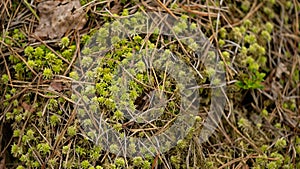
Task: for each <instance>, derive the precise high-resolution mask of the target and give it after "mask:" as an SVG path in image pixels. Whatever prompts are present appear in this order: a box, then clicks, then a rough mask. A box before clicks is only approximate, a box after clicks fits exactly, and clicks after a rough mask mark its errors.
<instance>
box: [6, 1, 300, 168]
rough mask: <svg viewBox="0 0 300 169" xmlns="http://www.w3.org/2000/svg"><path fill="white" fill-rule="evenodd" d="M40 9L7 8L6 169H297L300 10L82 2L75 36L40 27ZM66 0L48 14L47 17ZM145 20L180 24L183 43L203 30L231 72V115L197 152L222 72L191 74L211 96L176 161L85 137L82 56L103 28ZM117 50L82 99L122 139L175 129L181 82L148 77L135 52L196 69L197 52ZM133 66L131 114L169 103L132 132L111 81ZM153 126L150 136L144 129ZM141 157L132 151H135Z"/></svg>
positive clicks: (298, 6) (68, 30) (125, 44)
mask: <svg viewBox="0 0 300 169" xmlns="http://www.w3.org/2000/svg"><path fill="white" fill-rule="evenodd" d="M42 1H43V0H39V1H29V0H20V1H19V0H2V1H1V3H0V15H1V16H0V25H1V28H0V33H1V35H0V68H1V69H0V97H1V98H0V105H1V106H0V168H5V167H6V168H18V169H22V168H43V169H44V168H83V169H93V168H96V169H100V168H112V169H113V168H145V169H147V168H152V169H154V168H178V169H181V168H220V169H221V168H256V169H259V168H262V169H264V168H266V169H277V168H278V169H279V168H286V169H294V168H300V82H299V80H300V76H299V73H300V55H299V54H300V29H299V27H300V21H299V16H300V15H299V14H300V3H299V1H297V0H226V1H223V0H198V1H191V0H175V1H172V0H163V1H162V0H155V1H150V0H149V1H143V0H141V1H138V0H113V1H111V0H81V1H80V3H81V5H82V7H80V8H79V9H78V8H77V9H69V10H70V11H71V12H72V15H70V16H74V17H75V16H76V15H75V14H74V15H73V13H76V11H77V12H78V11H80V12H83V15H82V16H83V18H82V17H81V18H77V19H76V21H78V23H80V25H79V26H78V25H77V27H76V26H75V27H76V29H73V28H74V25H73V27H72V24H70V25H69V27H66V25H65V24H58V25H56V28H57V29H59V30H60V31H62V32H60V31H56V30H54V29H53V30H51V29H50V28H49V25H48V27H47V26H44V27H41V26H39V23H40V22H45V20H43V19H44V18H43V17H45V16H46V17H47V15H45V13H46V12H45V11H44V12H42V11H39V10H38V5H39V4H40V3H43V2H42ZM66 2H67V1H63V2H62V3H61V4H60V2H58V1H57V4H56V6H55V5H52V6H51V5H49V6H47V5H46V6H44V7H45V10H50V11H51V9H52V10H54V8H56V7H57V6H60V5H61V6H63V5H64V3H66ZM52 3H53V2H52ZM48 8H50V9H48ZM63 11H65V13H64V12H62V11H61V13H59V14H60V15H61V16H69V13H68V11H67V7H66V10H63ZM138 12H141V13H145V12H157V13H167V14H169V15H170V16H173V17H174V18H177V19H178V20H180V21H182V22H180V23H182V24H181V25H178V26H177V27H176V26H175V27H174V28H173V30H174V32H175V33H178V32H179V33H180V32H182V31H185V30H187V27H186V25H185V23H188V24H190V25H192V26H191V27H195V28H196V27H197V29H200V30H201V31H202V32H203V33H204V35H205V36H206V37H207V38H208V40H209V41H210V43H211V44H212V45H213V46H214V51H215V52H217V53H218V56H220V59H221V61H220V62H219V64H220V65H221V66H222V67H223V68H224V70H225V73H226V84H222V85H226V106H225V108H224V110H223V111H222V118H221V121H220V123H219V125H218V127H217V128H216V130H215V132H214V133H213V135H211V136H210V137H209V139H208V141H206V142H204V143H201V144H200V142H199V131H201V129H202V128H203V126H202V124H203V123H204V121H205V118H206V117H207V112H209V109H210V106H209V105H210V103H211V102H210V100H209V96H210V90H211V89H210V86H209V79H208V78H207V77H210V76H211V75H212V74H214V73H215V70H214V69H205V68H201V67H199V68H198V67H196V68H195V70H196V73H195V74H196V75H197V73H200V74H202V75H203V76H204V79H201V78H200V77H199V78H198V79H197V83H199V86H201V85H202V86H204V87H203V88H201V89H199V93H200V94H201V95H202V97H203V98H206V99H201V101H200V102H201V103H200V105H201V107H200V109H199V111H198V112H197V113H198V114H197V116H196V117H193V118H195V119H196V120H195V121H196V124H195V125H194V126H193V127H192V129H191V130H190V131H189V132H188V133H187V135H186V137H185V138H184V139H181V140H179V141H178V142H177V145H176V146H175V147H172V148H171V149H170V150H169V151H167V152H165V153H156V154H154V156H151V155H150V156H149V155H144V154H146V153H144V154H143V151H145V152H146V151H148V150H147V149H141V150H139V151H142V153H141V155H140V156H135V157H134V158H130V157H124V156H120V155H118V153H117V152H118V151H119V149H121V148H122V147H118V145H116V144H112V145H110V151H107V150H106V149H105V148H104V147H102V146H99V145H97V144H95V142H93V140H91V139H89V138H91V137H93V131H91V132H86V130H84V128H86V127H89V126H92V124H94V122H95V121H93V120H89V119H85V120H83V121H82V118H83V117H85V116H84V115H82V114H80V113H82V111H84V110H83V109H78V108H77V107H76V101H77V100H78V98H76V96H74V93H72V84H71V79H75V80H79V79H80V77H79V76H80V74H78V73H77V71H76V70H79V69H81V68H82V67H78V65H76V64H75V63H76V61H77V60H78V59H79V58H80V56H81V55H85V54H86V55H88V54H90V53H92V52H95V50H98V48H84V45H85V44H86V43H89V42H91V41H93V39H92V38H91V37H93V35H95V34H97V33H98V34H100V36H105V35H106V33H107V29H101V28H105V24H106V23H109V22H112V21H114V20H117V19H118V18H124V17H126V16H131V15H133V14H136V13H138ZM48 16H49V17H50V15H48ZM56 18H57V19H58V20H59V15H58V16H56ZM47 19H50V18H47ZM64 19H70V17H62V20H64ZM71 21H72V20H71ZM76 21H72V22H76ZM131 22H134V21H131ZM47 23H50V24H54V23H56V20H55V21H53V20H52V21H51V22H47ZM50 26H51V25H50ZM191 27H189V28H191ZM37 30H38V31H37ZM111 40H112V41H116V42H113V43H114V45H116V46H118V47H116V48H115V49H114V50H111V51H109V52H107V53H106V54H105V56H104V57H103V60H102V62H101V63H100V64H99V65H98V66H97V67H96V69H90V72H88V73H87V76H88V77H90V78H95V79H96V81H95V82H96V83H95V84H94V87H91V86H90V87H89V86H88V87H87V88H86V89H85V92H86V94H89V93H95V95H96V97H95V99H94V100H92V101H94V102H96V103H97V104H99V106H100V108H101V111H103V112H104V113H103V112H102V113H103V114H105V119H106V121H109V122H110V124H111V125H112V126H113V128H114V130H116V131H118V132H120V133H121V135H122V134H123V136H124V135H126V134H127V135H128V134H129V135H131V136H134V137H144V138H146V137H147V136H151V135H153V134H155V132H158V131H159V130H160V129H164V128H167V127H166V126H167V125H171V124H172V119H174V118H176V117H177V115H178V113H179V110H180V107H179V106H178V105H179V102H180V98H179V97H178V95H177V94H178V90H180V87H178V85H180V84H178V83H176V82H174V81H175V80H174V79H172V77H166V76H164V75H165V72H163V71H158V70H155V71H149V72H150V73H149V72H148V73H145V72H143V71H141V70H143V68H144V67H145V65H144V63H143V62H136V63H135V61H136V58H132V55H131V53H133V52H134V51H137V50H140V51H142V48H143V47H144V48H146V47H145V46H147V48H146V49H148V48H150V49H151V48H154V47H156V48H157V47H165V48H166V49H168V50H166V52H165V54H166V55H167V54H169V53H170V52H173V53H176V54H177V55H179V56H180V58H182V60H184V62H185V63H186V64H188V65H195V63H197V61H198V60H197V58H195V57H190V55H193V50H192V49H193V47H196V46H193V43H190V45H187V46H184V45H181V43H179V42H178V41H176V39H175V40H174V39H170V38H168V37H166V36H162V35H159V34H158V33H157V32H156V33H153V34H152V35H150V36H148V35H147V34H135V35H132V36H131V39H125V40H121V41H118V39H116V38H113V37H112V38H111ZM145 42H147V45H145ZM90 59H91V58H88V57H86V58H84V59H82V60H81V63H82V66H83V68H84V67H85V65H89V64H91V62H93V60H90ZM128 62H134V63H135V64H136V65H137V69H132V70H131V73H132V74H134V75H135V78H134V80H132V81H130V84H129V86H130V87H129V89H130V90H129V91H128V93H121V94H122V98H123V99H125V100H126V102H125V103H124V104H125V105H126V106H129V107H133V108H134V107H137V108H138V109H140V110H143V106H147V105H144V104H143V103H144V101H143V102H139V100H142V99H143V98H144V97H145V96H146V95H147V94H148V92H149V91H150V90H151V89H153V88H159V89H162V90H163V91H164V92H165V96H166V97H167V98H168V99H169V100H172V101H170V102H168V104H167V106H166V107H165V109H163V110H162V113H163V115H162V116H160V117H159V119H158V120H157V119H153V120H157V121H155V122H153V123H149V124H147V125H139V124H137V123H133V124H132V123H129V121H128V119H126V117H125V115H124V113H123V112H122V111H120V110H118V108H116V104H115V102H114V99H116V98H115V97H116V96H114V95H112V94H111V93H113V92H115V91H118V88H119V86H118V83H121V82H122V79H121V81H120V79H115V78H114V73H116V72H117V69H116V67H117V65H119V64H126V63H128ZM220 65H219V66H220ZM178 74H180V73H178ZM182 75H183V76H185V74H182ZM205 77H206V78H205ZM118 80H119V81H118ZM200 83H201V84H200ZM176 85H177V86H176ZM161 87H162V88H161ZM85 101H86V100H85ZM145 102H146V101H145ZM90 108H91V109H92V107H90ZM80 120H81V121H80ZM148 121H151V119H148ZM151 127H152V128H154V129H153V131H152V130H151V131H149V130H144V129H146V128H151ZM94 132H95V131H94ZM87 136H90V137H87ZM150 148H151V147H150ZM113 150H116V151H115V152H114V151H113ZM134 150H135V147H134V145H133V147H131V149H130V150H129V151H134Z"/></svg>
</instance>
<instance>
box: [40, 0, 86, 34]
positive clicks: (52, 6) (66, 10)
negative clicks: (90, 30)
mask: <svg viewBox="0 0 300 169" xmlns="http://www.w3.org/2000/svg"><path fill="white" fill-rule="evenodd" d="M37 8H38V11H39V12H40V22H39V25H38V27H37V28H36V30H35V32H34V35H36V36H38V37H40V38H43V39H45V38H50V39H54V38H60V37H62V36H63V35H64V34H65V33H67V32H69V31H71V30H73V29H74V30H80V29H82V28H83V26H84V25H85V23H86V21H87V20H86V18H85V13H84V10H83V9H82V8H81V5H80V2H79V0H74V1H70V0H64V1H44V2H41V3H39V4H38V7H37Z"/></svg>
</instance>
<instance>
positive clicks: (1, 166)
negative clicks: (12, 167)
mask: <svg viewBox="0 0 300 169" xmlns="http://www.w3.org/2000/svg"><path fill="white" fill-rule="evenodd" d="M0 169H6V167H5V158H3V159H2V160H1V161H0Z"/></svg>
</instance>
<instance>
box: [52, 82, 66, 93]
mask: <svg viewBox="0 0 300 169" xmlns="http://www.w3.org/2000/svg"><path fill="white" fill-rule="evenodd" d="M50 86H51V87H52V89H54V90H56V91H58V92H60V91H62V90H63V85H62V83H59V82H51V83H50Z"/></svg>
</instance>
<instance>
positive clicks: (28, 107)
mask: <svg viewBox="0 0 300 169" xmlns="http://www.w3.org/2000/svg"><path fill="white" fill-rule="evenodd" d="M21 105H22V107H23V108H24V110H26V111H28V112H31V113H32V112H34V110H35V109H34V107H32V106H30V105H29V104H27V103H26V102H22V104H21Z"/></svg>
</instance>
